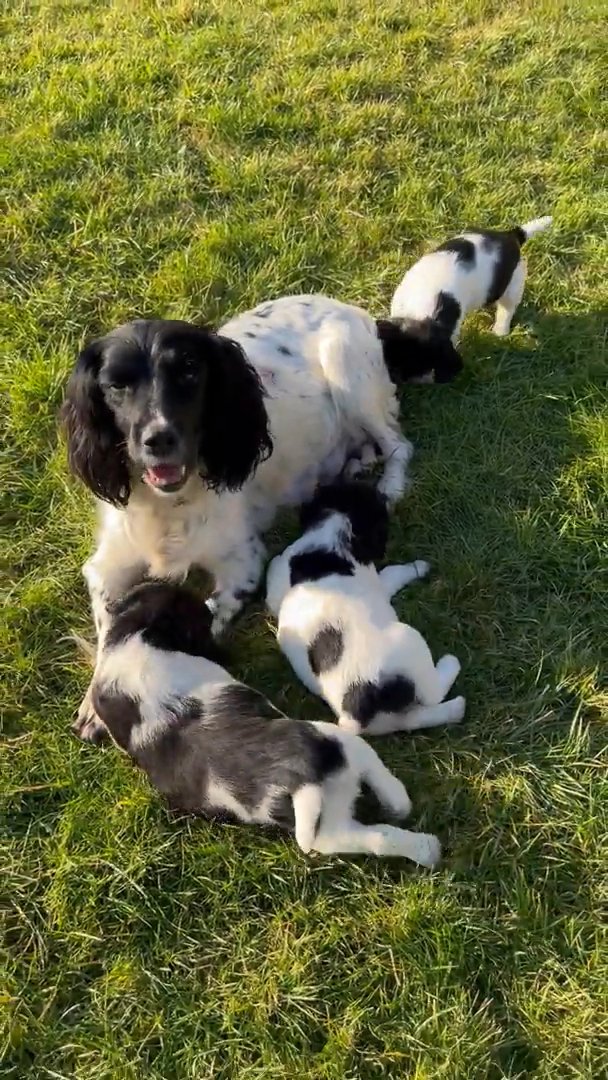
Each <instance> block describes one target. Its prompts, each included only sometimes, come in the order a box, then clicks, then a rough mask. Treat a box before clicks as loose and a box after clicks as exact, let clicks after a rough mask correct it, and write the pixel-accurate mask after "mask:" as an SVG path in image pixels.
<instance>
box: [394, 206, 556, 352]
mask: <svg viewBox="0 0 608 1080" xmlns="http://www.w3.org/2000/svg"><path fill="white" fill-rule="evenodd" d="M551 222H552V218H550V217H542V218H535V219H534V220H533V221H528V222H526V224H525V225H518V226H517V227H516V228H514V229H507V230H505V231H502V232H501V231H496V230H493V229H486V230H481V229H480V230H475V231H471V232H466V233H463V234H462V235H461V236H456V237H454V238H453V239H451V240H447V241H446V242H445V243H444V244H441V245H440V246H439V247H438V248H437V249H436V250H435V251H431V252H430V254H428V255H423V257H422V258H421V259H419V260H418V262H417V263H415V264H414V266H412V267H411V268H410V269H409V270H408V271H407V273H406V275H405V277H404V278H403V280H402V282H401V284H400V285H399V287H398V289H397V291H396V292H395V295H394V296H393V301H392V304H391V320H390V322H391V323H392V325H393V327H394V328H395V331H396V330H400V331H401V332H406V331H407V332H409V333H410V334H418V336H419V338H420V341H421V343H422V342H428V343H429V344H428V348H431V344H430V343H431V342H436V343H437V342H440V341H441V340H443V341H444V342H445V341H451V342H452V343H453V344H454V345H455V344H456V343H457V342H458V337H459V334H460V328H461V326H462V321H463V319H464V318H465V316H466V315H467V314H468V313H469V312H470V311H474V310H475V309H476V308H481V307H485V306H486V305H487V304H496V318H495V321H494V333H495V334H497V335H498V336H499V337H503V336H504V335H506V334H508V333H509V330H510V329H511V320H512V318H513V315H514V314H515V310H516V308H517V306H518V304H519V302H520V300H521V298H522V296H523V292H524V284H525V281H526V262H525V259H524V257H523V255H522V252H521V249H522V246H523V244H524V243H525V242H526V240H528V239H529V237H531V236H533V235H534V234H535V233H538V232H543V230H544V229H547V228H548V227H549V226H550V224H551ZM433 347H436V345H434V346H433Z"/></svg>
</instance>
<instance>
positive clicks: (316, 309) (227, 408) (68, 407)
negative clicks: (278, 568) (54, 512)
mask: <svg viewBox="0 0 608 1080" xmlns="http://www.w3.org/2000/svg"><path fill="white" fill-rule="evenodd" d="M460 366H461V365H460V358H459V357H458V354H457V353H456V351H455V350H454V348H453V346H452V344H451V343H450V342H449V341H448V340H444V339H442V340H441V341H440V342H438V343H434V342H432V341H429V342H421V341H420V339H419V337H414V336H413V335H410V334H409V333H408V331H407V329H402V328H401V327H399V326H398V325H396V324H393V323H391V322H390V320H386V321H383V322H380V323H377V322H376V321H375V320H374V319H372V318H370V316H369V315H367V314H366V313H365V312H364V311H362V310H361V309H359V308H356V307H352V306H350V305H348V304H343V303H340V302H339V301H336V300H330V299H328V298H326V297H322V296H300V297H286V298H283V299H280V300H275V301H271V302H268V303H265V304H261V305H260V306H258V307H256V308H255V309H253V310H252V311H250V312H248V313H246V314H244V315H241V316H238V317H237V318H235V319H232V320H231V321H230V322H228V323H227V324H226V325H225V326H224V327H223V328H222V330H221V332H219V333H216V332H214V331H212V330H210V329H205V328H203V327H197V326H194V325H191V324H188V323H185V322H173V321H168V320H143V319H142V320H137V321H135V322H131V323H127V324H125V325H124V326H120V327H118V328H117V329H115V330H113V331H111V333H109V334H107V335H106V336H105V337H103V338H99V339H98V340H96V341H93V342H92V343H91V344H89V345H88V346H87V347H86V348H85V349H84V350H83V351H82V353H81V354H80V356H79V358H78V362H77V364H76V367H75V369H74V371H73V373H72V375H71V377H70V380H69V384H68V388H67V396H66V401H65V404H64V410H63V419H64V423H65V428H66V432H67V440H68V454H69V460H70V465H71V468H72V470H73V471H74V473H75V474H76V475H77V476H79V477H80V479H81V480H83V481H84V483H85V484H86V485H87V486H88V487H89V488H90V489H91V491H93V493H94V494H95V495H96V496H97V498H98V499H99V500H100V501H101V504H102V505H101V507H100V510H101V514H100V532H99V539H98V547H97V550H96V552H95V553H94V555H93V556H92V558H90V559H89V560H88V562H87V563H85V566H84V576H85V578H86V580H87V584H88V587H89V591H90V595H91V603H92V607H93V614H94V618H95V624H96V629H97V635H98V645H99V644H100V643H102V642H103V639H104V636H105V633H106V631H107V627H108V610H107V609H108V604H110V603H111V602H112V601H114V600H116V599H117V598H118V597H119V596H121V595H122V594H123V593H124V591H125V590H126V589H127V588H128V587H129V586H131V585H133V584H134V583H135V582H136V581H138V580H141V579H142V578H144V577H146V576H147V575H150V576H155V577H165V578H173V579H180V578H183V577H184V576H185V575H186V574H187V572H188V570H189V568H190V567H191V566H193V565H197V566H201V567H204V568H205V569H206V570H208V571H209V572H210V573H211V574H212V575H213V577H214V579H215V590H214V593H213V596H212V597H211V598H210V600H209V606H210V607H211V610H212V612H213V615H214V619H213V633H214V634H215V635H217V634H219V633H221V631H222V630H223V628H224V627H225V626H226V624H227V623H228V621H229V620H230V619H231V618H232V617H233V615H234V614H235V613H236V612H237V611H238V609H239V608H240V607H241V605H242V603H243V601H244V599H245V598H246V596H247V595H248V594H250V593H251V592H253V591H254V590H255V588H256V586H257V584H258V581H259V579H260V575H261V572H262V568H263V562H264V546H263V543H262V541H261V539H260V534H261V532H262V531H263V530H264V529H266V528H267V527H268V526H269V524H270V523H271V521H272V518H273V516H274V514H275V511H276V510H277V508H278V507H279V506H281V505H286V504H295V503H299V502H302V501H303V500H304V499H306V498H308V497H310V495H311V494H312V492H313V490H314V488H315V486H316V484H317V483H318V482H319V481H323V480H328V479H332V478H334V477H335V476H336V475H337V474H338V473H339V472H340V471H341V469H342V468H343V467H344V465H345V463H346V462H347V461H348V460H349V458H352V457H357V456H362V457H367V459H369V458H370V457H373V455H374V453H376V454H379V455H380V457H381V459H382V460H383V461H384V473H383V476H382V479H381V481H380V489H381V490H382V491H383V492H384V494H385V495H386V496H387V497H388V498H389V500H395V499H397V498H399V496H400V495H401V494H402V493H403V490H404V488H405V485H406V466H407V463H408V461H409V458H410V456H411V445H410V443H409V442H407V441H406V440H405V439H404V438H403V437H402V435H401V432H400V430H399V427H398V422H397V412H398V403H397V398H396V394H395V387H394V384H393V382H392V381H391V378H390V375H389V369H390V371H391V373H392V374H393V375H395V374H397V375H401V376H402V377H403V378H404V379H409V378H419V377H421V376H422V377H424V376H428V375H429V374H434V375H435V378H436V379H437V380H438V381H440V380H442V381H446V380H447V379H449V378H451V377H452V376H453V375H454V374H455V373H456V372H457V371H458V370H459V368H460ZM76 730H77V731H78V733H79V734H80V735H81V737H83V738H88V739H95V738H97V737H98V736H99V725H98V722H97V720H96V717H95V713H94V711H93V709H92V707H91V704H90V698H89V694H87V695H86V697H85V699H84V701H83V703H82V705H81V708H80V711H79V716H78V720H77V723H76Z"/></svg>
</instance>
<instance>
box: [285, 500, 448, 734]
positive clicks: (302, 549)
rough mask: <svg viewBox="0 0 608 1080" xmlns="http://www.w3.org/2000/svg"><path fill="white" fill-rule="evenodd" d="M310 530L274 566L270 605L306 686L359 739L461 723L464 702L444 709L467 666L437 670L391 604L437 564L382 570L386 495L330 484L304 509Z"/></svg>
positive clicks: (444, 663) (443, 663) (444, 662)
mask: <svg viewBox="0 0 608 1080" xmlns="http://www.w3.org/2000/svg"><path fill="white" fill-rule="evenodd" d="M302 525H303V527H304V533H303V535H302V536H301V537H300V538H299V540H296V541H295V543H293V544H291V545H290V547H288V548H287V549H286V550H285V551H284V552H283V554H282V555H278V556H277V557H276V558H275V559H273V560H272V562H271V564H270V567H269V570H268V579H267V598H266V599H267V604H268V607H269V609H270V611H271V612H272V613H273V614H274V615H275V616H276V618H277V623H278V626H277V637H278V641H279V645H280V647H281V649H282V650H283V652H284V653H285V655H286V656H287V658H288V660H289V661H290V663H291V665H292V667H293V669H294V671H295V673H296V675H298V676H299V677H300V679H301V680H302V682H303V683H304V685H305V686H306V687H308V689H309V690H311V691H312V692H313V694H318V695H319V696H320V697H322V698H324V699H325V701H326V702H327V704H328V705H329V706H330V707H331V708H332V709H333V711H334V712H335V714H336V716H337V717H338V723H339V724H340V726H341V727H343V728H345V729H346V730H347V731H352V732H355V733H356V734H359V733H362V734H365V735H383V734H385V733H386V732H391V731H415V730H416V729H418V728H429V727H437V725H439V724H456V723H458V722H459V721H460V720H462V718H463V716H464V709H465V700H464V698H463V697H456V698H452V699H451V700H450V701H445V700H444V698H445V697H446V695H447V693H448V692H449V690H450V689H451V687H452V684H453V683H454V681H455V679H456V677H457V675H458V673H459V671H460V663H459V662H458V660H457V659H456V657H455V656H450V655H446V656H442V657H441V659H440V660H438V661H437V663H436V664H435V663H434V662H433V657H432V656H431V651H430V649H429V647H428V645H427V643H426V641H425V640H424V638H423V636H422V634H420V633H419V632H418V630H415V629H414V627H413V626H408V625H407V624H406V623H402V622H400V621H399V619H398V617H397V614H396V612H395V611H394V609H393V607H392V605H391V597H392V596H393V595H394V594H395V593H396V592H398V591H399V590H400V589H402V588H403V587H404V586H405V585H408V584H409V583H410V582H412V581H416V580H417V579H418V578H422V577H424V576H425V575H426V574H427V573H428V570H429V565H428V563H426V562H422V561H421V560H417V561H416V562H413V563H408V564H407V565H403V566H385V567H384V569H383V570H380V572H378V571H377V570H376V567H375V566H374V560H376V559H381V558H383V556H384V553H385V548H386V541H387V536H388V513H387V509H386V501H385V499H384V498H383V496H382V495H380V494H379V493H378V492H377V491H375V490H374V488H372V487H369V486H368V485H367V484H362V483H339V484H330V485H327V486H326V487H322V488H320V490H319V491H318V492H317V494H316V496H315V498H314V499H313V500H312V501H311V502H310V503H308V504H307V505H306V506H304V507H303V509H302Z"/></svg>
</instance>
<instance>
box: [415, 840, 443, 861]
mask: <svg viewBox="0 0 608 1080" xmlns="http://www.w3.org/2000/svg"><path fill="white" fill-rule="evenodd" d="M414 835H415V836H416V850H415V852H414V853H412V858H413V859H414V861H415V862H417V863H419V864H420V866H428V867H429V868H430V869H433V867H435V866H438V865H439V863H440V862H441V844H440V843H439V840H438V838H437V837H436V836H434V835H433V834H432V833H415V834H414Z"/></svg>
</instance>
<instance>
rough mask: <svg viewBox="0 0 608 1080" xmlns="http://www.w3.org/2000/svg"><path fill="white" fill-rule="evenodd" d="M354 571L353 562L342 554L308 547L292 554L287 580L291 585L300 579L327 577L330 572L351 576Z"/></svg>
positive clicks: (297, 582)
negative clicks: (307, 549)
mask: <svg viewBox="0 0 608 1080" xmlns="http://www.w3.org/2000/svg"><path fill="white" fill-rule="evenodd" d="M354 572H355V570H354V567H353V564H352V563H351V562H350V561H349V560H348V559H345V558H344V556H343V555H338V553H337V552H336V551H328V550H327V549H326V548H310V550H309V551H302V552H300V554H299V555H294V557H293V559H292V560H291V562H290V565H289V580H290V584H291V585H292V586H293V585H299V584H300V582H302V581H318V580H319V578H324V577H329V575H330V574H340V576H341V577H352V576H353V574H354Z"/></svg>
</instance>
